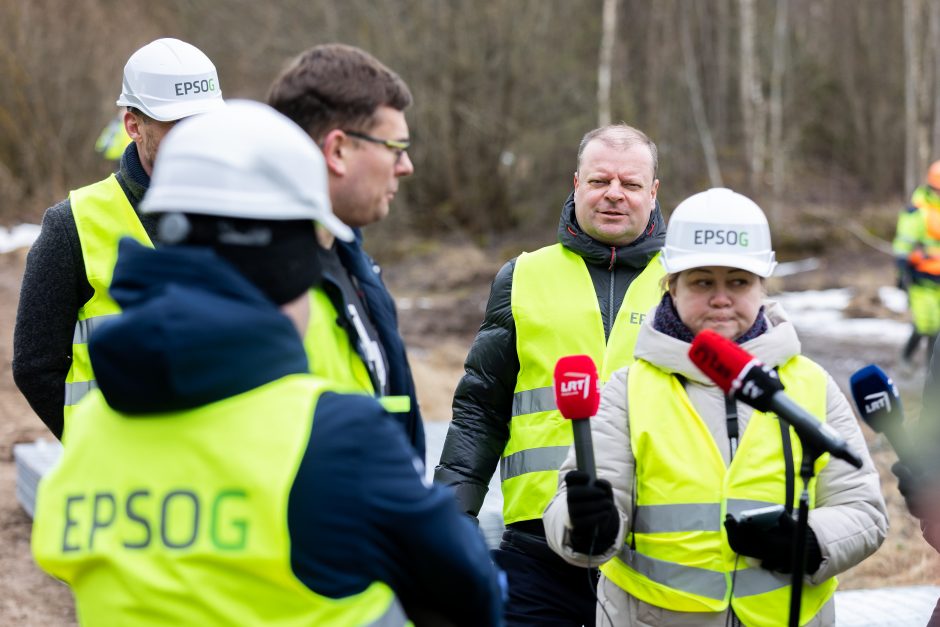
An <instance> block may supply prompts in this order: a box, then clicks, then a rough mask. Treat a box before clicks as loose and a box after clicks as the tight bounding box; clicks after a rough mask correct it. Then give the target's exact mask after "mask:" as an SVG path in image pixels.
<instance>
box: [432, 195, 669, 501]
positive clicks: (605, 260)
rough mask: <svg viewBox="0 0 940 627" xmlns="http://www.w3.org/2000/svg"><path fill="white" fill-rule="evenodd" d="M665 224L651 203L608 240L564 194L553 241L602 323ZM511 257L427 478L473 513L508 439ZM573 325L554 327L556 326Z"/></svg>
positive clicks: (512, 357) (515, 362)
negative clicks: (619, 241) (567, 255)
mask: <svg viewBox="0 0 940 627" xmlns="http://www.w3.org/2000/svg"><path fill="white" fill-rule="evenodd" d="M665 238H666V224H665V220H664V219H663V215H662V212H661V211H660V208H659V203H658V202H657V204H656V208H655V209H654V210H653V212H652V214H651V215H650V221H649V224H648V225H647V228H646V231H645V232H644V234H643V235H642V236H640V238H639V239H637V240H636V241H635V242H633V243H631V244H628V245H627V246H608V245H606V244H602V243H601V242H598V241H597V240H595V239H593V238H591V237H590V236H588V235H587V234H586V233H585V232H584V231H583V230H582V229H581V227H580V226H579V225H578V221H577V219H576V218H575V213H574V194H573V193H572V194H571V195H569V196H568V199H567V200H566V201H565V205H564V208H563V209H562V214H561V220H560V222H559V225H558V241H559V242H560V243H561V244H562V246H564V247H565V248H568V249H569V250H572V251H573V252H575V253H577V254H578V255H580V256H581V258H582V259H584V262H585V265H586V266H587V269H588V272H589V274H590V276H591V281H592V282H593V284H594V291H595V293H596V294H597V301H598V304H599V305H600V311H601V317H602V319H603V322H604V333H605V336H606V337H609V336H610V329H611V326H613V323H614V321H615V320H616V318H617V312H618V311H619V310H620V306H621V304H623V298H624V295H625V294H626V292H627V288H628V287H629V286H630V284H631V283H632V282H633V280H634V279H635V278H636V277H637V276H639V274H640V273H641V272H642V271H643V269H644V268H646V266H647V265H648V264H649V262H650V261H651V260H652V259H653V257H655V256H656V253H658V252H659V250H660V249H661V248H662V246H663V243H664V241H665ZM515 264H516V260H515V259H512V260H510V261H508V262H507V263H506V264H505V265H504V266H503V267H502V268H501V269H500V271H499V273H497V275H496V278H495V279H494V281H493V286H492V288H491V289H490V296H489V301H488V302H487V304H486V313H485V314H484V317H483V324H482V325H481V326H480V330H479V332H478V333H477V336H476V338H475V339H474V341H473V345H472V346H471V348H470V352H469V354H468V355H467V360H466V363H465V364H464V369H465V371H466V373H465V374H464V376H463V378H462V379H461V380H460V383H459V384H458V385H457V391H456V392H455V393H454V403H453V421H452V422H451V425H450V428H449V429H448V431H447V439H446V440H445V442H444V451H443V453H442V454H441V461H440V464H439V465H438V466H437V468H436V470H435V473H434V480H435V481H438V482H440V483H443V484H445V485H450V486H453V487H454V488H455V489H456V491H457V499H458V502H459V506H460V508H461V509H462V510H463V511H464V512H466V513H467V514H470V515H471V516H476V515H477V514H478V513H479V511H480V506H481V505H482V504H483V498H484V497H485V496H486V492H487V486H488V485H489V482H490V478H491V477H492V476H493V473H494V472H495V470H496V467H497V465H498V464H499V458H500V456H501V455H502V452H503V450H504V449H505V448H506V443H507V442H508V441H509V421H510V418H511V416H512V399H513V393H514V390H515V387H516V376H517V375H518V373H519V356H518V354H517V353H516V326H515V322H514V321H513V318H512V306H511V297H512V276H513V270H514V268H515ZM572 331H576V330H571V329H559V332H572Z"/></svg>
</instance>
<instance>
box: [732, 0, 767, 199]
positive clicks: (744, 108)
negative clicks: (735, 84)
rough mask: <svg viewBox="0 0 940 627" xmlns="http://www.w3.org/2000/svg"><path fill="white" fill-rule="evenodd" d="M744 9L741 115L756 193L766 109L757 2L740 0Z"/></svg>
mask: <svg viewBox="0 0 940 627" xmlns="http://www.w3.org/2000/svg"><path fill="white" fill-rule="evenodd" d="M738 5H739V7H740V10H741V31H740V33H741V34H740V41H741V78H740V80H741V82H740V88H741V112H742V117H743V118H744V146H745V152H746V156H747V164H748V172H749V174H750V186H751V190H752V191H753V190H756V189H757V187H758V185H759V184H760V181H761V178H762V177H763V174H764V148H765V145H766V144H765V138H764V129H765V126H766V122H765V116H766V113H765V106H764V94H763V91H762V90H761V85H760V80H759V79H758V73H757V68H758V59H757V52H756V48H755V45H754V42H755V40H756V26H755V21H756V18H755V15H754V0H739V2H738Z"/></svg>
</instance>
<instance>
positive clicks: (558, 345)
mask: <svg viewBox="0 0 940 627" xmlns="http://www.w3.org/2000/svg"><path fill="white" fill-rule="evenodd" d="M656 163H657V157H656V145H655V144H654V143H653V142H652V141H651V140H650V138H649V137H647V136H646V134H645V133H643V132H642V131H639V130H638V129H635V128H633V127H630V126H627V125H625V124H614V125H611V126H606V127H602V128H598V129H595V130H593V131H591V132H589V133H587V134H586V135H585V136H584V138H583V139H582V140H581V145H580V146H579V148H578V166H577V170H576V171H575V173H574V191H573V192H572V194H571V195H570V196H568V199H567V200H566V201H565V203H564V207H563V209H562V213H561V219H560V221H559V225H558V243H557V244H554V245H552V246H546V247H545V248H541V249H539V250H537V251H535V252H533V253H524V254H522V255H520V256H519V257H518V258H516V259H513V260H511V261H509V262H507V263H506V265H504V266H503V267H502V269H501V270H500V271H499V273H498V274H497V275H496V278H495V279H494V281H493V286H492V289H491V290H490V297H489V302H488V303H487V305H486V313H485V314H484V319H483V324H482V325H481V326H480V331H479V332H478V333H477V336H476V339H474V341H473V346H472V347H471V348H470V352H469V354H468V355H467V361H466V364H465V369H466V374H465V375H464V377H463V378H462V379H461V380H460V383H459V384H458V386H457V390H456V392H455V394H454V417H453V422H452V423H451V425H450V428H449V430H448V431H447V440H446V442H445V444H444V451H443V453H442V454H441V462H440V465H439V466H438V467H437V470H436V472H435V474H434V479H435V481H438V482H440V483H444V484H447V485H452V486H455V488H456V490H457V498H458V501H459V503H460V508H461V510H463V511H464V512H466V513H467V514H469V515H470V516H476V515H477V514H478V513H479V511H480V506H481V505H482V503H483V498H484V496H485V495H486V491H487V486H488V484H489V482H490V477H491V476H492V475H493V471H494V470H495V469H496V466H497V465H498V466H499V473H500V478H501V479H502V484H501V487H502V493H503V499H504V500H503V519H504V520H505V522H506V531H505V533H504V534H503V538H502V542H501V544H500V546H499V549H497V550H496V551H494V553H493V555H494V558H495V559H496V563H497V564H499V566H500V567H501V568H503V569H504V570H505V571H506V575H507V577H508V579H509V601H508V602H507V605H506V620H507V622H508V623H509V624H510V625H520V626H521V625H532V626H537V627H546V626H557V627H562V626H572V627H574V626H577V627H580V626H581V625H592V624H593V621H594V606H595V602H596V601H595V596H594V586H595V585H596V582H597V571H596V570H593V571H591V572H589V571H587V570H585V569H584V568H578V567H575V566H571V565H570V564H566V563H565V562H564V561H563V560H561V559H560V558H559V557H558V556H557V555H555V554H554V553H553V552H552V551H551V549H549V547H548V545H547V544H546V542H545V531H544V529H543V528H542V512H543V511H544V509H545V506H546V505H548V502H549V500H550V499H551V497H552V495H553V494H554V493H555V488H556V486H557V484H558V467H559V466H560V465H561V463H562V461H564V459H565V454H566V453H567V451H568V447H569V446H570V445H571V442H572V439H573V438H572V435H571V425H570V424H569V423H568V421H566V420H565V419H564V418H563V417H562V416H561V414H560V413H559V411H558V409H557V408H556V406H555V397H554V392H553V388H552V375H553V372H554V369H555V362H556V361H558V359H559V358H560V357H563V356H565V355H570V354H574V353H585V354H588V355H590V356H591V357H593V359H594V361H595V362H596V363H597V364H600V366H599V369H600V377H601V379H602V380H606V379H607V378H608V377H609V376H610V374H611V373H612V372H614V370H616V369H617V368H620V367H622V366H624V365H626V364H628V363H630V362H631V361H632V355H633V344H634V342H636V337H637V331H638V329H639V328H640V322H642V320H643V316H644V315H646V312H647V311H649V309H650V307H652V306H654V305H655V304H656V303H657V302H659V298H660V296H662V287H661V285H660V279H661V278H662V276H663V268H662V266H661V265H660V263H659V262H658V261H657V260H656V257H657V255H658V254H659V251H660V249H661V248H662V245H663V238H664V233H665V229H666V227H665V222H664V221H663V216H662V213H661V212H660V210H659V205H658V204H657V202H656V194H657V192H658V190H659V179H657V178H656Z"/></svg>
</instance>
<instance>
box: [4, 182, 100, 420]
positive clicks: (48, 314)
mask: <svg viewBox="0 0 940 627" xmlns="http://www.w3.org/2000/svg"><path fill="white" fill-rule="evenodd" d="M82 290H85V292H87V294H86V295H85V298H84V299H83V298H82V296H83V294H82ZM90 294H91V287H90V286H89V285H88V281H87V279H86V278H85V264H84V261H83V260H82V254H81V245H80V243H79V241H78V231H77V230H76V228H75V220H74V218H73V217H72V211H71V206H70V205H69V203H68V200H66V201H63V202H61V203H59V204H58V205H56V206H54V207H51V208H50V209H48V210H47V211H46V214H45V216H44V217H43V221H42V230H41V231H40V233H39V237H38V238H37V239H36V241H35V243H34V244H33V246H32V248H31V249H30V251H29V254H28V256H27V257H26V270H25V273H24V274H23V283H22V285H21V287H20V302H19V307H18V309H17V312H16V326H15V329H14V331H13V380H14V381H15V382H16V386H17V387H18V388H19V389H20V391H21V392H22V393H23V396H25V397H26V400H27V401H29V404H30V406H31V407H32V408H33V411H35V412H36V414H37V415H38V416H39V417H40V418H41V419H42V421H43V422H44V423H45V424H46V426H47V427H49V429H50V430H51V431H52V433H53V434H54V435H55V436H56V437H57V438H61V437H62V412H63V403H64V398H65V377H66V375H67V374H68V371H69V368H70V367H71V362H72V336H73V334H74V332H75V320H76V317H77V312H78V309H79V307H81V305H82V304H83V303H84V302H85V300H87V299H88V297H90Z"/></svg>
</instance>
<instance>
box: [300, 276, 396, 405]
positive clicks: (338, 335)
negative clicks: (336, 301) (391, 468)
mask: <svg viewBox="0 0 940 627" xmlns="http://www.w3.org/2000/svg"><path fill="white" fill-rule="evenodd" d="M309 293H310V321H309V322H308V324H307V332H306V333H305V334H304V350H305V351H306V352H307V361H308V362H309V363H310V372H312V373H313V374H315V375H317V376H319V377H323V378H324V379H327V380H328V381H332V382H333V383H336V384H338V385H339V386H340V387H341V388H342V389H344V390H347V391H355V392H362V393H363V394H368V395H370V396H375V387H374V386H373V385H372V378H371V377H370V376H369V369H368V368H367V367H366V365H365V363H363V361H362V358H361V357H360V356H359V353H358V352H356V349H355V348H354V347H353V345H352V343H351V342H350V341H349V334H348V333H347V332H346V330H345V329H344V328H342V327H341V326H339V325H338V324H337V323H336V321H337V319H339V317H340V316H339V314H338V313H337V311H336V307H334V306H333V302H332V301H331V300H330V297H329V296H327V294H326V292H325V291H324V290H323V288H322V287H315V288H313V289H311V290H310V292H309ZM377 400H378V401H379V403H381V405H382V407H384V408H385V411H387V412H390V413H408V412H410V411H411V397H410V396H378V397H377Z"/></svg>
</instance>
